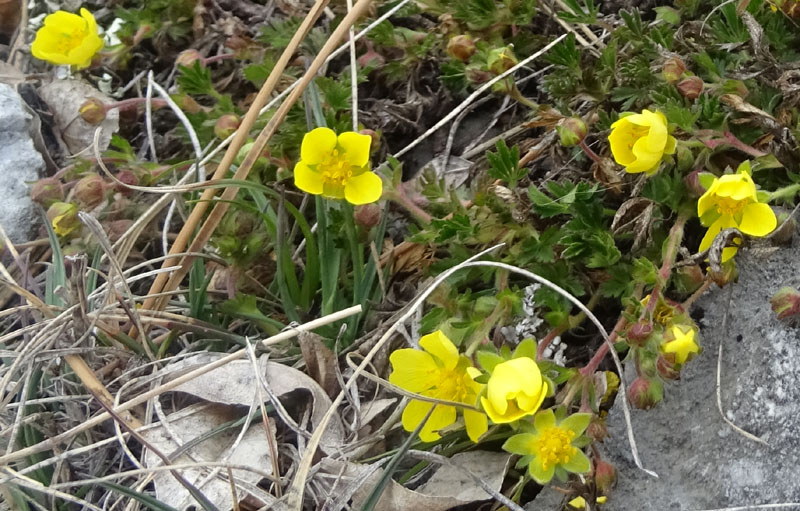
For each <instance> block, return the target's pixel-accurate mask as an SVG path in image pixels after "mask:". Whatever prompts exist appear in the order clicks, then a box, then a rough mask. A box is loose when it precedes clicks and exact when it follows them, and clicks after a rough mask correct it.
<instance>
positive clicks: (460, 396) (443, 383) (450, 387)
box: [436, 369, 472, 403]
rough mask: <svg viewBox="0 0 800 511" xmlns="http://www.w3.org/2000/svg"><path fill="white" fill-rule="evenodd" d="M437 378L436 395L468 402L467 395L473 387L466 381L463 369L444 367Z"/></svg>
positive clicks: (441, 397) (448, 399) (459, 401)
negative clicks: (447, 368)
mask: <svg viewBox="0 0 800 511" xmlns="http://www.w3.org/2000/svg"><path fill="white" fill-rule="evenodd" d="M436 378H437V384H436V397H438V398H439V399H444V400H447V401H456V402H458V403H466V402H468V400H467V397H468V396H469V394H470V392H471V391H472V389H471V388H470V387H469V385H468V384H467V383H466V374H465V373H464V372H463V371H459V370H457V369H454V370H449V371H448V370H446V369H442V370H440V371H439V374H438V375H437V377H436Z"/></svg>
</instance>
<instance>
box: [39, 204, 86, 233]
mask: <svg viewBox="0 0 800 511" xmlns="http://www.w3.org/2000/svg"><path fill="white" fill-rule="evenodd" d="M47 219H48V220H49V221H50V225H52V226H53V231H55V233H56V234H57V235H58V236H68V235H70V234H71V233H72V232H73V231H75V230H76V229H78V228H79V227H80V226H81V221H80V220H79V219H78V207H77V206H76V205H75V204H71V203H69V202H55V203H53V204H52V205H51V206H50V207H49V208H48V209H47Z"/></svg>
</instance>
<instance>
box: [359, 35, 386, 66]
mask: <svg viewBox="0 0 800 511" xmlns="http://www.w3.org/2000/svg"><path fill="white" fill-rule="evenodd" d="M385 63H386V58H385V57H384V56H383V55H381V54H380V53H378V52H377V51H375V48H373V47H372V43H371V42H370V41H367V51H366V52H364V54H362V55H361V56H360V57H358V64H359V65H360V66H361V67H368V66H372V67H382V66H383V65H384V64H385Z"/></svg>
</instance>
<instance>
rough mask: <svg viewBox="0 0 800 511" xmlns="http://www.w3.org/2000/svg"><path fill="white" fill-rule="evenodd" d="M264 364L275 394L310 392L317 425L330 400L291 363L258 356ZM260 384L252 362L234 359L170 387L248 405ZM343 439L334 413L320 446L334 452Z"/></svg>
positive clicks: (173, 371)
mask: <svg viewBox="0 0 800 511" xmlns="http://www.w3.org/2000/svg"><path fill="white" fill-rule="evenodd" d="M222 356H223V355H221V354H217V353H201V354H198V355H195V356H192V357H188V358H186V359H184V360H181V361H178V362H175V363H174V364H170V365H168V366H167V367H165V368H164V376H165V378H166V379H167V381H169V380H170V379H174V378H177V377H178V376H180V375H181V374H184V373H187V372H189V371H191V370H193V369H196V368H198V367H199V366H202V365H207V364H210V363H211V362H214V361H216V360H218V359H219V358H220V357H222ZM259 364H264V365H263V366H262V367H264V366H265V367H266V369H265V371H264V376H265V380H266V381H267V384H268V385H269V388H270V390H271V391H272V392H273V393H274V394H275V395H276V396H278V397H282V396H285V395H287V394H289V393H291V392H294V391H297V390H301V391H306V392H308V393H310V394H311V406H312V411H311V429H312V430H313V429H314V428H316V427H317V425H318V424H319V423H320V422H321V420H322V416H323V415H325V412H326V411H327V410H328V408H330V406H331V400H330V398H329V397H328V395H327V394H326V393H325V391H324V390H322V387H320V386H319V384H318V383H317V382H315V381H314V380H313V379H312V378H311V377H310V376H308V375H306V374H305V373H303V372H301V371H298V370H297V369H294V368H292V367H289V366H286V365H283V364H278V363H277V362H270V361H267V362H266V363H264V362H263V361H261V360H259ZM260 385H261V384H260V383H259V380H258V378H257V377H256V375H255V374H253V365H252V363H251V362H250V361H249V360H234V361H233V362H230V363H228V364H225V365H224V366H222V367H218V368H217V369H214V370H212V371H210V372H208V373H207V374H205V375H203V376H202V377H200V378H195V379H193V380H190V381H188V382H186V383H183V384H181V385H179V386H178V387H176V388H175V389H174V391H176V392H185V393H187V394H192V395H193V396H197V397H199V398H201V399H205V400H206V401H211V402H214V403H223V404H227V405H239V406H250V404H251V403H252V402H253V400H254V399H256V398H257V396H258V395H259V394H257V393H258V388H259V386H260ZM343 442H344V426H343V425H342V422H341V420H340V419H339V418H338V417H334V419H332V420H331V422H330V423H329V424H328V427H327V428H325V433H324V434H323V435H322V442H321V444H320V449H322V451H323V452H325V453H332V452H335V451H336V450H337V449H338V448H339V447H340V446H341V445H342V443H343Z"/></svg>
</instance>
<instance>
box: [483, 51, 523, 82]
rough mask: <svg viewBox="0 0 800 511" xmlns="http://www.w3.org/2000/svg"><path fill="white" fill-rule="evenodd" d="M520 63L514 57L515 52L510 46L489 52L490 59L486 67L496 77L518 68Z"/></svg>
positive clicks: (487, 60)
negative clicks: (515, 67)
mask: <svg viewBox="0 0 800 511" xmlns="http://www.w3.org/2000/svg"><path fill="white" fill-rule="evenodd" d="M518 62H519V61H518V60H517V57H516V56H515V55H514V51H513V50H512V49H511V47H510V46H505V47H503V48H495V49H494V50H492V51H490V52H489V57H488V58H487V59H486V65H487V67H488V68H489V71H491V72H492V73H494V74H496V75H501V74H503V73H505V72H506V71H508V70H509V69H511V68H512V67H514V66H516V65H517V63H518Z"/></svg>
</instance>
